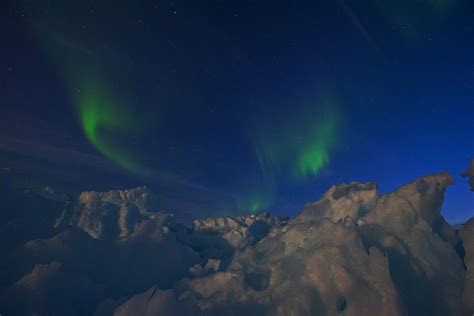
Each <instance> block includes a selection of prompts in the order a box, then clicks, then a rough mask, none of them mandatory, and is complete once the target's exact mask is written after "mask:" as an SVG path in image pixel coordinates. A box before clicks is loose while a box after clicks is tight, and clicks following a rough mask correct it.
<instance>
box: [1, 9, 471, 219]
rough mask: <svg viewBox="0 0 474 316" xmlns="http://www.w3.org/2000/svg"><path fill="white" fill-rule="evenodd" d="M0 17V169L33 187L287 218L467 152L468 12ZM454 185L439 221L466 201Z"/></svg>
mask: <svg viewBox="0 0 474 316" xmlns="http://www.w3.org/2000/svg"><path fill="white" fill-rule="evenodd" d="M2 6H3V7H2V9H3V10H2V12H4V13H3V14H4V15H5V19H4V20H3V21H2V23H3V29H5V30H11V31H10V33H9V34H8V36H7V40H6V42H7V43H9V44H8V45H7V47H6V48H5V49H4V50H3V51H2V53H1V54H2V57H3V60H4V61H5V65H7V66H6V70H5V73H4V74H3V81H2V84H3V86H2V87H3V88H4V90H5V91H6V92H5V93H3V94H2V96H1V98H2V99H0V101H1V104H2V105H5V106H4V108H5V110H4V113H3V114H4V115H3V120H4V121H5V123H4V125H5V126H6V127H5V128H4V129H3V133H4V134H5V135H4V136H5V137H10V138H13V139H15V141H16V143H18V144H23V145H22V146H23V147H21V150H19V149H11V150H10V152H11V153H10V152H9V154H8V155H4V156H5V157H6V158H5V159H4V160H3V162H2V164H4V165H5V166H6V167H8V168H10V167H12V166H13V167H16V168H18V169H21V170H26V171H25V172H26V173H28V172H29V173H31V174H32V175H34V176H35V177H38V178H40V177H41V179H43V178H44V179H46V180H44V181H46V182H48V183H52V184H55V183H56V184H57V185H58V186H64V187H66V186H70V187H71V188H72V189H71V190H79V189H81V190H82V189H84V188H86V187H87V188H96V187H97V188H99V187H100V188H106V189H109V188H117V187H121V188H127V187H130V186H137V185H148V186H150V187H152V188H153V189H155V190H156V191H159V192H160V194H161V195H162V202H163V205H162V206H163V209H171V210H173V211H176V212H177V213H178V214H179V212H180V211H182V213H185V214H187V215H186V216H191V215H189V214H227V213H229V214H235V213H238V214H241V213H246V212H252V213H256V212H260V211H265V210H270V211H273V212H277V213H278V212H280V213H286V212H290V213H291V212H296V211H297V210H299V209H300V208H301V207H302V205H304V203H306V202H309V201H313V200H316V199H317V198H318V197H319V195H320V194H321V193H322V192H324V191H325V190H326V189H327V188H328V187H329V186H331V185H333V184H336V183H341V182H350V181H356V180H357V181H369V180H375V181H377V182H379V183H380V187H381V190H382V191H388V190H390V189H393V188H394V187H395V186H396V185H398V184H399V183H406V182H407V181H408V180H411V178H412V176H413V175H417V176H418V175H420V174H424V173H429V172H433V171H436V170H444V169H448V170H449V171H451V172H452V173H453V174H457V173H458V172H459V171H460V170H461V169H462V168H464V165H465V163H466V161H467V160H468V158H470V156H472V148H473V146H472V141H470V140H469V139H468V137H466V135H467V134H469V132H470V130H469V126H471V125H472V124H471V123H472V122H471V120H470V118H471V117H472V115H473V113H472V112H473V107H472V104H473V100H474V97H473V91H474V89H473V84H474V77H473V75H472V69H474V68H473V67H474V66H473V63H472V60H471V57H470V56H472V55H473V54H474V47H473V43H472V41H470V40H468V39H470V38H472V37H473V36H474V27H473V25H472V23H473V22H471V21H472V20H474V17H473V16H472V12H474V10H473V8H472V7H473V4H472V2H468V1H460V2H454V1H436V0H433V1H408V0H403V1H395V0H393V1H383V2H380V1H372V0H367V1H360V2H355V1H348V0H341V1H334V2H327V1H315V2H311V3H310V2H308V3H306V2H305V3H298V4H296V3H290V2H288V1H274V2H272V3H268V2H267V3H263V2H261V3H260V2H256V1H255V2H252V1H244V2H231V3H226V4H225V5H224V4H223V3H221V2H218V1H205V3H199V2H196V3H194V2H190V1H173V2H167V1H148V0H146V1H141V2H137V3H130V2H127V1H110V0H104V1H99V2H78V1H72V2H69V1H67V2H65V1H59V0H53V1H48V2H47V4H45V3H42V2H39V1H32V0H21V1H7V2H5V4H2ZM420 17H423V18H420ZM471 18H472V19H471ZM453 140H456V141H453ZM10 143H11V142H9V143H8V144H10ZM24 144H26V145H24ZM28 144H35V147H34V148H38V147H39V148H48V150H44V151H45V152H48V151H49V148H56V149H57V150H56V151H54V152H55V154H54V155H52V154H41V155H40V154H38V150H34V151H33V150H31V152H28V146H30V145H28ZM4 147H8V146H7V145H5V146H4ZM32 148H33V147H32ZM56 153H58V154H56ZM59 153H65V154H64V157H63V156H61V154H59ZM19 156H21V157H19ZM52 156H54V157H52ZM71 156H77V157H78V158H77V160H76V159H69V157H71ZM65 157H68V158H67V159H66V158H65ZM84 166H87V168H86V167H84ZM104 166H107V168H104ZM458 166H459V167H458ZM0 167H2V166H0ZM458 169H459V170H458ZM51 170H55V172H51ZM72 174H74V175H75V176H71V175H72ZM38 181H39V180H38ZM460 182H461V181H460ZM99 184H100V185H101V186H99ZM459 186H461V184H460V185H459ZM456 190H458V189H457V188H454V189H453V191H455V192H458V193H457V195H456V194H454V195H453V196H455V197H453V200H451V201H450V200H447V201H446V205H445V208H446V209H445V210H443V212H445V213H446V214H445V215H446V217H448V218H450V219H451V220H452V221H460V219H461V218H464V217H466V216H467V213H468V211H469V210H470V209H472V207H471V208H469V206H472V203H473V202H472V200H471V198H470V197H468V196H467V195H463V194H464V193H462V188H459V191H456ZM193 216H194V215H193ZM196 216H198V215H196Z"/></svg>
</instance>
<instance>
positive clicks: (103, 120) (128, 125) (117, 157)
mask: <svg viewBox="0 0 474 316" xmlns="http://www.w3.org/2000/svg"><path fill="white" fill-rule="evenodd" d="M97 86H98V85H96V87H97ZM82 87H83V88H82V89H81V90H80V93H78V95H77V98H76V104H77V110H78V116H79V120H80V123H81V126H82V130H83V132H84V135H85V136H86V138H87V140H88V141H89V142H90V143H91V144H92V145H93V146H94V148H96V149H97V150H98V151H99V152H100V153H101V154H103V155H104V156H105V157H107V158H109V159H111V160H113V161H114V162H115V163H117V164H118V165H119V166H121V167H123V168H125V169H127V170H130V171H134V172H138V171H139V170H140V165H139V164H138V162H137V161H136V160H135V159H134V157H133V156H132V155H131V154H130V153H129V152H128V151H127V150H126V149H125V148H124V146H121V145H120V144H118V143H117V141H116V139H117V138H121V137H120V136H126V134H127V133H128V132H129V131H131V130H133V129H134V124H133V121H132V119H131V117H133V116H131V115H130V113H128V112H127V111H126V110H125V108H123V107H120V106H119V105H118V104H117V103H115V102H114V101H113V99H112V98H111V97H109V96H108V95H107V94H106V93H105V90H104V91H99V89H97V88H96V87H93V86H92V85H90V84H89V85H82Z"/></svg>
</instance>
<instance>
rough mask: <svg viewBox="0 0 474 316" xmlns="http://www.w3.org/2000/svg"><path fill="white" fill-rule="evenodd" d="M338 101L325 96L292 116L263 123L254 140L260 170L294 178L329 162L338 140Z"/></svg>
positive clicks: (314, 172)
mask: <svg viewBox="0 0 474 316" xmlns="http://www.w3.org/2000/svg"><path fill="white" fill-rule="evenodd" d="M339 130H340V115H339V111H338V102H337V101H335V99H334V98H328V99H325V100H323V101H320V102H317V103H316V104H315V106H314V107H309V108H305V109H304V110H302V111H301V112H299V113H296V114H295V115H294V116H293V117H290V118H288V117H285V118H284V119H283V120H281V121H278V120H277V121H276V122H275V123H274V124H273V126H271V127H265V129H263V130H262V131H261V132H260V134H259V137H258V138H257V142H256V143H255V152H256V156H257V158H258V160H259V162H260V166H261V170H262V173H263V174H264V175H265V177H266V178H267V179H269V180H270V181H274V180H273V178H274V177H275V176H278V175H279V176H284V177H287V176H290V177H292V178H294V179H296V180H298V179H299V180H301V179H305V178H308V177H310V176H315V175H318V174H319V173H320V172H321V171H322V170H323V169H324V168H325V167H326V166H327V164H328V163H329V161H330V155H331V152H332V150H333V149H335V147H336V145H337V143H338V140H339V134H340V133H339V132H340V131H339Z"/></svg>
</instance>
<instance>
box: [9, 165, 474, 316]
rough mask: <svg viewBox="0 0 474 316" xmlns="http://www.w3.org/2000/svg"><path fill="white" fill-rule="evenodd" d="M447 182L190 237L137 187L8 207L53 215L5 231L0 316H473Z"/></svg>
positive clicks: (354, 186) (346, 197) (198, 231)
mask: <svg viewBox="0 0 474 316" xmlns="http://www.w3.org/2000/svg"><path fill="white" fill-rule="evenodd" d="M468 175H469V176H472V175H471V174H468ZM452 183H453V178H452V177H451V175H449V173H447V172H442V173H438V174H433V175H428V176H425V177H421V178H418V179H416V180H414V181H413V182H411V183H409V184H407V185H405V186H402V187H400V188H398V189H397V190H395V191H394V192H391V193H388V194H384V195H379V194H378V191H377V185H376V184H375V183H372V182H369V183H359V182H352V183H349V184H341V185H337V186H333V187H331V188H330V189H329V190H328V191H327V192H326V193H325V194H324V195H323V196H322V198H321V199H320V200H318V201H316V202H312V203H308V204H306V206H305V207H304V209H303V210H302V211H301V212H300V213H299V214H298V215H297V216H295V217H294V218H292V219H290V218H287V217H278V216H272V215H271V214H269V213H263V214H253V215H247V216H236V217H231V216H227V217H209V218H205V219H196V220H194V222H193V224H192V226H191V227H187V226H185V225H183V224H180V223H177V222H176V220H175V218H174V216H173V215H172V214H166V213H162V212H157V211H156V201H157V200H156V195H155V194H153V192H151V190H150V189H148V188H145V187H140V188H136V189H132V190H116V191H110V192H103V193H101V192H83V193H80V194H79V195H77V196H75V197H68V198H65V197H61V196H59V195H57V194H56V193H55V191H54V190H53V189H51V188H49V189H47V190H40V191H38V192H36V191H35V192H28V195H24V196H23V197H22V195H21V194H20V195H11V196H10V200H12V196H14V197H15V199H20V200H21V201H22V202H23V203H18V205H21V206H22V207H23V206H24V205H28V207H29V208H28V212H32V214H34V207H35V206H36V207H38V208H41V209H44V207H46V206H47V209H48V210H49V212H47V213H45V214H48V216H47V217H46V219H47V220H44V221H41V222H40V221H38V223H37V226H38V227H41V229H29V227H35V225H34V223H30V224H25V223H26V222H27V220H26V219H28V218H29V216H27V213H23V214H26V215H24V216H23V215H22V216H21V217H13V218H10V219H9V222H8V223H2V225H3V226H2V227H5V229H4V230H1V231H0V233H2V237H3V239H8V238H9V236H17V237H15V239H14V240H15V242H14V243H10V244H8V245H9V246H8V247H5V248H4V249H5V250H4V256H3V258H4V260H2V261H1V262H0V267H1V269H0V271H2V272H1V273H0V312H2V313H5V314H6V315H10V314H14V315H32V314H39V315H50V314H58V315H97V316H99V315H103V316H105V315H120V316H124V315H245V316H249V315H453V316H454V315H456V316H457V315H472V313H474V276H473V275H474V272H473V270H474V262H473V258H474V239H473V238H474V218H473V219H471V220H469V221H468V222H466V223H465V224H464V225H463V226H462V228H461V229H460V230H458V231H455V230H454V229H453V228H452V227H451V226H450V225H449V224H448V223H447V222H446V221H445V220H444V218H443V217H442V215H441V206H442V203H443V200H444V193H445V190H446V188H447V187H448V186H449V185H450V184H452ZM23 194H26V193H25V192H23ZM32 194H33V195H34V198H33V199H32V198H31V195H32ZM58 196H59V197H58ZM28 199H32V200H31V201H30V200H28ZM25 201H30V202H28V203H26V204H25V203H24V202H25ZM9 205H10V209H9V211H12V212H13V211H14V204H12V203H10V204H9ZM12 205H13V206H12ZM53 206H54V207H53ZM51 207H52V208H51ZM19 214H20V213H19ZM28 214H29V213H28ZM31 218H33V219H35V220H36V221H37V218H38V216H36V217H33V216H31ZM12 240H13V239H12Z"/></svg>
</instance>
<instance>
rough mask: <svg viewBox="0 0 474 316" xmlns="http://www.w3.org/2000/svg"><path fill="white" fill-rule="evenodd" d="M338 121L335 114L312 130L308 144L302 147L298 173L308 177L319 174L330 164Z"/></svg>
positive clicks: (326, 116)
mask: <svg viewBox="0 0 474 316" xmlns="http://www.w3.org/2000/svg"><path fill="white" fill-rule="evenodd" d="M336 128H337V119H336V117H335V115H334V114H333V113H328V114H326V115H325V117H324V118H323V119H322V120H321V121H320V122H319V123H317V125H316V126H314V127H312V128H311V132H312V134H311V135H310V137H309V142H308V144H306V145H304V146H302V148H301V152H300V153H299V154H298V155H297V157H298V172H299V174H300V175H301V176H304V177H307V176H311V175H317V174H319V173H320V172H321V171H322V170H323V168H324V167H326V165H327V164H328V163H329V153H330V151H331V150H332V149H333V147H334V144H335V142H336V135H337V129H336Z"/></svg>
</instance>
